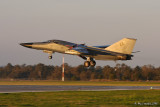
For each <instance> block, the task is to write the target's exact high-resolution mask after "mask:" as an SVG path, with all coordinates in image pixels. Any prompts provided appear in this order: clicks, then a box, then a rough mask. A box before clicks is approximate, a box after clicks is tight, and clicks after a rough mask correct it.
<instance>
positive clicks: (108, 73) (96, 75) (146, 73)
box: [0, 63, 160, 81]
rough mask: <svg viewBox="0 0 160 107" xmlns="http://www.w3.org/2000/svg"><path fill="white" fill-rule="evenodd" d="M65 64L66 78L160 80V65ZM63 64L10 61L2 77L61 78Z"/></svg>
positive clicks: (29, 78) (3, 69) (3, 68)
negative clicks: (74, 65) (93, 65)
mask: <svg viewBox="0 0 160 107" xmlns="http://www.w3.org/2000/svg"><path fill="white" fill-rule="evenodd" d="M64 66H65V80H77V81H79V80H83V81H88V80H119V81H147V80H156V81H158V80H160V67H157V68H155V67H154V66H152V65H144V66H142V67H140V66H136V67H135V68H131V67H130V66H127V65H126V64H117V65H116V66H115V67H111V66H108V65H107V66H104V67H101V66H96V67H94V68H92V67H91V68H85V67H84V66H83V65H79V66H76V67H72V66H70V65H68V64H67V63H65V64H64ZM61 78H62V66H50V65H44V64H41V63H40V64H37V65H25V64H24V65H14V66H13V65H12V64H10V63H8V64H7V65H6V66H4V67H0V79H23V80H61Z"/></svg>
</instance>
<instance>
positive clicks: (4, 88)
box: [0, 85, 160, 93]
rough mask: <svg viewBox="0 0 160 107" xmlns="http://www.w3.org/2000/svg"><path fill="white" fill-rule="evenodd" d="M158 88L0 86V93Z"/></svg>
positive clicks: (154, 87)
mask: <svg viewBox="0 0 160 107" xmlns="http://www.w3.org/2000/svg"><path fill="white" fill-rule="evenodd" d="M151 88H152V89H160V86H153V87H151V86H68V85H67V86H65V85H53V86H47V85H0V93H14V92H51V91H107V90H108V91H109V90H149V89H151Z"/></svg>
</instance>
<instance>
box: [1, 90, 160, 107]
mask: <svg viewBox="0 0 160 107" xmlns="http://www.w3.org/2000/svg"><path fill="white" fill-rule="evenodd" d="M159 98H160V90H127V91H124V90H122V91H62V92H35V93H33V92H30V93H0V107H17V106H18V107H26V106H27V107H28V106H29V107H77V106H81V107H83V106H85V107H97V106H98V107H106V106H109V107H114V106H115V107H116V106H119V107H128V106H131V107H133V106H157V107H159V106H160V100H159Z"/></svg>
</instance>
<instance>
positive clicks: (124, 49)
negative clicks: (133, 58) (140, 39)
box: [105, 38, 136, 55]
mask: <svg viewBox="0 0 160 107" xmlns="http://www.w3.org/2000/svg"><path fill="white" fill-rule="evenodd" d="M135 43H136V39H130V38H124V39H122V40H120V41H118V42H116V43H114V44H113V45H111V46H109V47H107V48H105V50H108V51H113V52H118V53H123V54H129V55H130V54H131V53H132V51H133V48H134V45H135Z"/></svg>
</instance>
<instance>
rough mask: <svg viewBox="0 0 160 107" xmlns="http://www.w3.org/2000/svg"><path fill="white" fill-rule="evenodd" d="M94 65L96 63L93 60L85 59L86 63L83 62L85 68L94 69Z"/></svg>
mask: <svg viewBox="0 0 160 107" xmlns="http://www.w3.org/2000/svg"><path fill="white" fill-rule="evenodd" d="M95 65H96V61H94V60H93V58H87V61H85V62H84V66H85V67H89V66H91V67H94V66H95Z"/></svg>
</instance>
